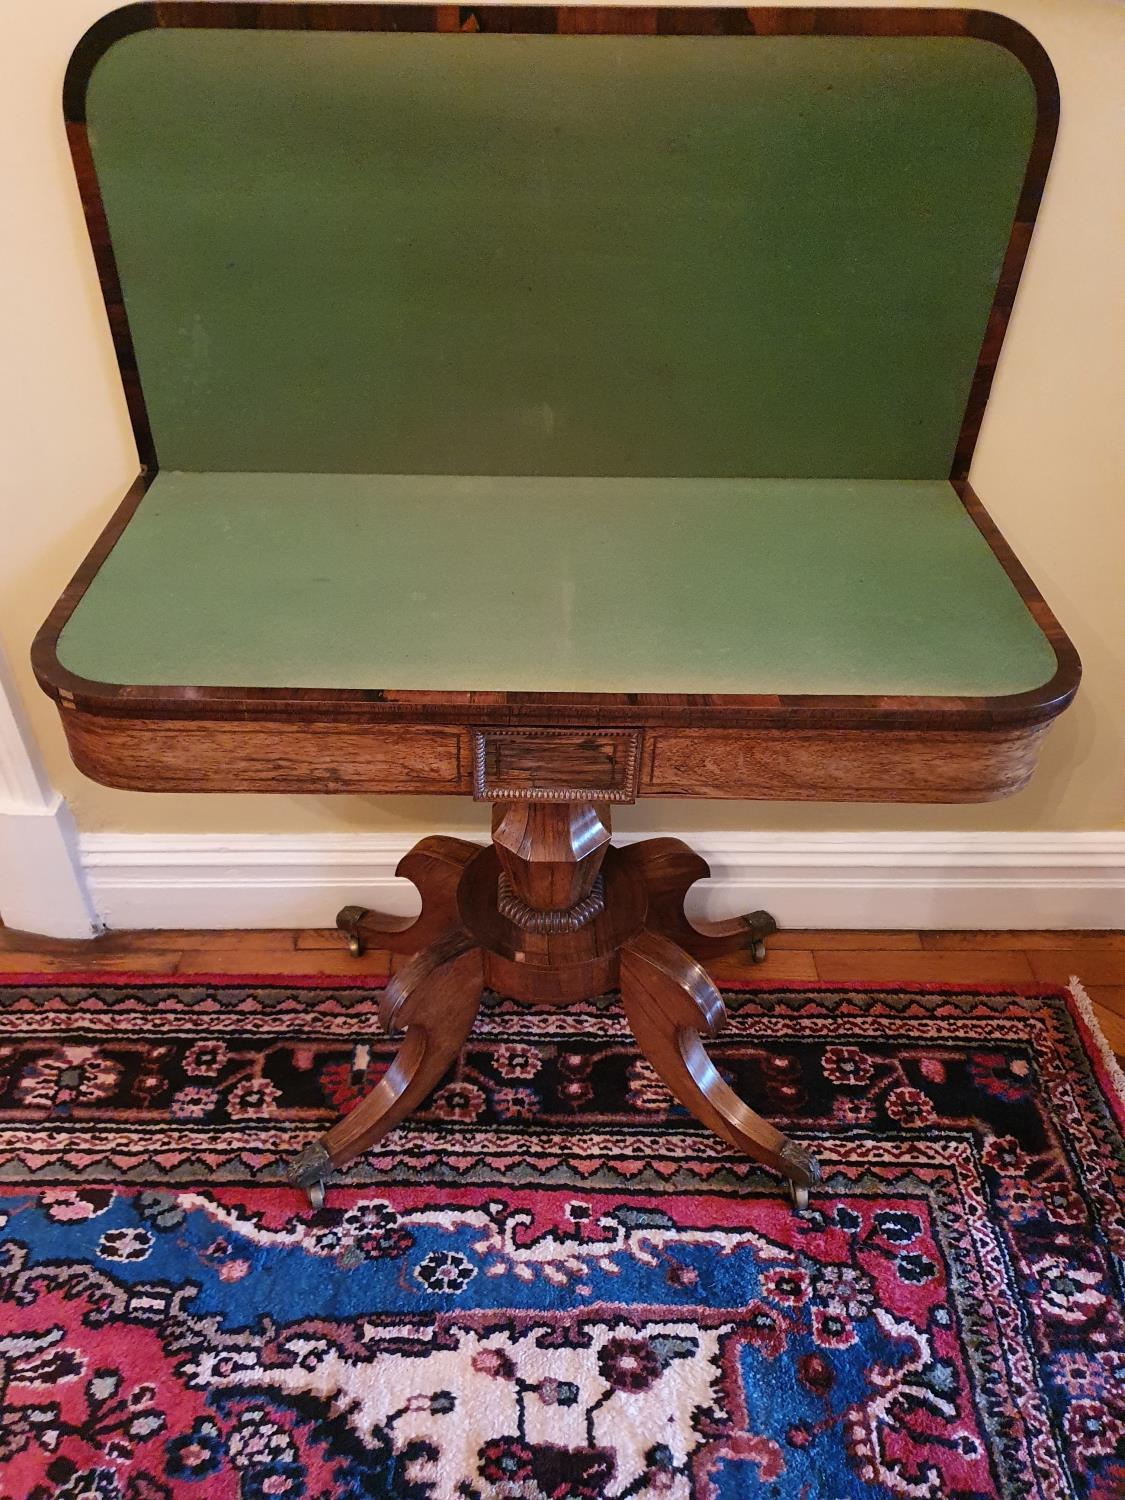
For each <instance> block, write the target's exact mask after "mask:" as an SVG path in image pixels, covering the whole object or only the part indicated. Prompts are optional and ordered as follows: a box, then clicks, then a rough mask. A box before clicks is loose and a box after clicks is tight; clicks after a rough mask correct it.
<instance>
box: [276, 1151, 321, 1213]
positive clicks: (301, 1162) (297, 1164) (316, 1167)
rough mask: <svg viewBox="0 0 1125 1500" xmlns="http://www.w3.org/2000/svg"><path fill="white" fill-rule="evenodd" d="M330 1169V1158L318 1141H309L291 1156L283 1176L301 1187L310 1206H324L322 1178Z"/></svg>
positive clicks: (296, 1186) (295, 1185)
mask: <svg viewBox="0 0 1125 1500" xmlns="http://www.w3.org/2000/svg"><path fill="white" fill-rule="evenodd" d="M331 1170H332V1158H331V1157H330V1156H329V1155H328V1152H327V1151H326V1150H325V1148H324V1146H323V1145H322V1144H321V1142H320V1141H310V1142H309V1144H308V1145H307V1146H304V1147H303V1148H302V1149H301V1151H299V1152H298V1154H297V1155H296V1156H295V1157H294V1158H293V1160H292V1161H291V1162H290V1164H289V1166H288V1168H287V1169H286V1172H285V1176H286V1178H287V1179H288V1181H289V1182H291V1183H292V1184H293V1186H294V1187H295V1188H302V1189H303V1190H304V1193H305V1196H306V1197H307V1198H308V1200H309V1205H310V1206H311V1207H312V1208H323V1207H324V1179H325V1178H326V1177H327V1176H328V1174H329V1172H331Z"/></svg>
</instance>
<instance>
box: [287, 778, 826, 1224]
mask: <svg viewBox="0 0 1125 1500" xmlns="http://www.w3.org/2000/svg"><path fill="white" fill-rule="evenodd" d="M493 840H494V841H493V843H492V844H491V845H489V846H481V845H479V844H472V843H467V842H466V841H464V840H462V839H455V838H444V837H436V838H427V839H423V840H422V841H421V842H420V843H419V844H417V845H416V846H415V847H414V848H413V849H412V850H411V851H410V853H409V854H407V855H406V856H405V858H404V859H403V860H402V861H401V863H400V864H399V867H398V873H399V874H400V875H403V876H406V877H407V878H409V879H410V880H412V881H413V882H414V883H415V885H416V886H417V887H418V889H419V891H420V893H421V896H422V911H421V913H420V915H419V916H418V917H417V919H416V920H414V921H406V922H403V921H398V920H392V919H386V918H381V917H379V916H378V915H377V914H376V913H374V912H371V911H368V910H366V909H365V908H362V907H356V906H347V907H345V908H344V909H343V911H341V912H340V914H339V916H338V918H337V925H338V926H339V927H340V929H341V931H342V932H343V933H344V934H345V935H346V937H347V939H348V943H349V946H350V948H351V951H352V952H353V953H362V952H363V951H364V949H365V948H367V947H372V948H379V949H383V950H389V951H390V952H393V953H401V954H409V955H411V956H410V958H409V961H408V962H407V963H406V964H404V965H403V966H402V967H401V968H400V969H399V970H398V972H397V973H396V974H395V975H394V977H393V978H392V979H391V981H390V983H389V984H388V986H387V989H386V991H385V993H384V996H383V1001H382V1005H381V1007H380V1021H381V1023H382V1025H383V1027H384V1029H385V1030H387V1031H388V1032H391V1033H394V1032H398V1031H402V1032H403V1040H402V1044H401V1046H400V1047H399V1050H398V1052H397V1053H396V1055H395V1057H394V1060H393V1061H392V1063H391V1065H390V1067H389V1068H388V1069H387V1071H386V1073H385V1074H384V1075H383V1077H382V1078H381V1079H380V1081H379V1083H378V1085H377V1086H376V1087H375V1088H374V1089H373V1090H372V1091H371V1093H369V1094H368V1095H367V1097H366V1098H365V1099H363V1100H362V1101H361V1102H360V1103H359V1105H358V1106H357V1107H356V1108H355V1109H354V1110H352V1111H351V1113H350V1114H348V1115H346V1116H344V1118H343V1119H341V1120H339V1121H338V1122H337V1123H336V1124H335V1125H334V1126H332V1128H331V1129H330V1130H329V1131H328V1132H327V1133H326V1134H325V1136H324V1137H323V1138H322V1139H321V1140H320V1141H318V1142H315V1143H311V1144H310V1145H309V1146H307V1147H306V1148H305V1150H304V1151H303V1152H302V1153H301V1154H300V1156H299V1157H298V1158H297V1159H296V1161H295V1162H294V1164H293V1166H292V1168H291V1170H290V1174H289V1176H290V1181H292V1182H293V1184H294V1185H295V1186H297V1187H301V1188H303V1189H304V1190H305V1191H306V1192H307V1193H308V1194H309V1196H310V1199H311V1201H313V1202H314V1203H320V1202H323V1184H324V1182H325V1180H326V1179H327V1177H328V1176H329V1174H330V1173H331V1172H332V1170H333V1169H335V1168H338V1167H342V1166H343V1165H344V1164H345V1163H346V1162H348V1161H350V1160H351V1159H352V1158H353V1157H354V1156H357V1155H358V1154H359V1153H360V1152H362V1151H365V1150H366V1149H367V1148H368V1147H369V1146H370V1145H372V1144H373V1143H374V1142H375V1141H377V1140H379V1138H380V1137H381V1136H383V1135H385V1134H386V1133H387V1131H389V1130H391V1129H392V1128H393V1127H394V1126H395V1125H397V1124H398V1123H399V1122H400V1121H401V1120H402V1119H404V1118H405V1117H406V1116H407V1115H408V1114H410V1113H411V1111H412V1110H414V1109H415V1108H417V1107H418V1106H419V1105H420V1104H421V1103H422V1102H423V1101H424V1100H425V1098H426V1097H427V1096H428V1095H429V1094H430V1093H431V1092H432V1090H433V1089H434V1088H435V1087H436V1085H437V1084H438V1083H439V1082H440V1081H441V1079H442V1078H443V1077H444V1076H445V1074H446V1073H447V1072H448V1070H449V1068H450V1067H451V1066H452V1065H453V1063H454V1062H455V1061H456V1059H457V1056H458V1054H459V1053H460V1051H461V1048H462V1047H463V1046H464V1044H465V1041H466V1039H467V1037H468V1035H469V1032H470V1031H471V1029H472V1025H473V1021H474V1018H475V1016H476V1013H477V1009H478V1007H479V1005H480V999H481V995H482V993H483V991H484V990H485V988H486V987H487V988H489V989H492V990H495V991H496V992H497V993H499V994H501V995H508V996H512V997H513V998H515V999H520V1000H528V1001H532V1002H536V1003H540V1004H547V1005H565V1004H567V1003H569V1002H572V1001H577V1000H586V999H590V998H592V997H593V996H595V995H600V994H603V993H604V992H606V991H607V990H614V989H620V992H621V1004H622V1007H623V1009H624V1011H625V1015H626V1017H627V1018H628V1021H629V1025H630V1027H631V1029H632V1031H633V1035H634V1036H635V1038H636V1041H637V1045H638V1046H639V1047H640V1049H641V1051H642V1052H643V1053H644V1055H645V1056H646V1057H647V1059H648V1060H649V1062H650V1063H651V1064H652V1066H653V1067H654V1068H655V1070H656V1072H657V1073H658V1074H659V1075H660V1077H661V1078H662V1079H663V1080H664V1082H665V1083H666V1084H667V1086H668V1088H669V1089H670V1090H671V1092H672V1094H673V1095H674V1096H675V1097H676V1098H677V1099H678V1100H679V1102H680V1103H681V1104H682V1105H683V1106H684V1108H685V1109H687V1110H689V1111H690V1112H691V1113H692V1114H693V1115H695V1117H696V1118H697V1119H699V1120H701V1121H702V1122H703V1123H704V1124H705V1125H708V1126H709V1127H710V1128H711V1129H712V1130H713V1131H714V1132H715V1133H716V1134H717V1135H718V1136H720V1137H721V1138H722V1139H723V1140H724V1141H726V1142H728V1144H730V1145H731V1146H733V1147H734V1148H735V1149H736V1150H738V1151H742V1152H745V1153H746V1154H747V1155H748V1156H751V1157H753V1158H754V1160H755V1161H759V1162H761V1163H762V1164H763V1165H764V1166H766V1167H769V1168H770V1169H771V1170H773V1171H775V1172H777V1173H778V1174H779V1175H780V1176H781V1177H783V1178H785V1179H786V1180H787V1182H788V1184H789V1187H790V1192H791V1196H792V1197H793V1200H794V1203H795V1204H796V1205H797V1207H798V1208H804V1207H805V1206H806V1205H807V1203H808V1192H809V1188H810V1187H812V1186H814V1185H815V1183H816V1182H817V1180H818V1179H819V1176H820V1169H819V1167H818V1165H817V1162H816V1159H815V1158H814V1157H813V1156H811V1155H810V1154H809V1153H808V1152H807V1151H805V1150H804V1149H803V1148H802V1147H800V1146H798V1145H797V1144H796V1143H795V1142H794V1141H791V1140H789V1139H788V1138H787V1137H786V1136H784V1135H782V1133H781V1132H780V1131H779V1130H776V1129H775V1128H774V1126H772V1125H771V1124H770V1123H769V1122H768V1121H767V1120H764V1119H762V1117H761V1116H760V1115H758V1114H755V1112H754V1111H753V1110H752V1109H751V1108H750V1107H749V1105H747V1104H746V1103H744V1101H743V1100H742V1099H740V1098H739V1097H738V1095H737V1094H735V1093H734V1092H733V1090H731V1089H730V1088H729V1087H728V1085H727V1084H726V1083H725V1082H724V1081H723V1079H722V1078H721V1077H720V1076H719V1073H718V1071H717V1070H716V1068H715V1066H714V1064H713V1062H712V1061H711V1059H710V1057H708V1055H707V1052H706V1049H705V1047H704V1039H705V1038H707V1037H712V1036H714V1035H715V1033H716V1032H717V1031H718V1029H719V1028H720V1026H721V1025H722V1024H723V1022H724V1020H725V1019H726V1009H725V1007H724V1005H723V999H722V996H721V994H720V993H719V991H718V989H717V988H716V986H715V984H714V983H713V981H712V980H711V979H710V978H709V976H708V974H707V973H706V970H705V969H704V968H703V964H704V963H706V962H707V961H708V960H711V959H715V958H719V957H722V956H724V955H726V954H731V953H738V952H745V953H748V954H749V955H750V956H751V957H752V958H754V959H755V960H760V958H761V957H763V956H764V951H765V941H766V939H767V938H768V937H769V935H770V934H771V933H773V932H775V931H776V930H777V924H776V923H775V922H774V920H773V918H772V917H771V916H770V915H769V913H768V912H764V911H757V912H753V913H751V914H750V915H749V916H746V917H738V918H734V919H732V920H730V921H727V922H720V923H712V924H708V925H706V926H700V927H696V926H694V925H693V924H692V923H690V922H689V921H688V919H687V916H686V914H685V910H684V899H685V897H686V895H687V892H688V890H689V888H690V887H691V886H692V885H693V884H694V883H695V882H696V881H697V880H700V879H703V878H705V877H706V876H707V875H709V873H710V871H709V870H708V867H707V864H706V862H705V861H704V860H702V859H701V858H700V857H699V855H697V854H695V853H694V852H693V851H692V850H691V849H689V848H688V847H687V845H686V844H683V843H681V842H680V841H679V840H678V839H673V838H658V839H649V840H647V841H646V842H644V843H640V844H632V845H629V846H628V847H626V848H623V849H618V848H614V847H613V846H612V845H611V844H610V842H609V820H608V815H607V814H606V812H605V810H604V809H599V808H595V807H593V806H592V805H589V804H578V803H571V804H556V805H549V806H547V805H544V806H538V807H537V806H531V807H528V806H526V805H524V806H520V807H518V808H512V807H510V806H508V805H500V806H498V807H497V809H496V816H495V817H494V826H493Z"/></svg>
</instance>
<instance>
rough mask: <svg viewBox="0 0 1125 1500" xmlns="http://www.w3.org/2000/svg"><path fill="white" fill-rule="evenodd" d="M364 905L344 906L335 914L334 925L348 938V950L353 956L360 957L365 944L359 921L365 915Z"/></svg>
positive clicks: (365, 950) (364, 950)
mask: <svg viewBox="0 0 1125 1500" xmlns="http://www.w3.org/2000/svg"><path fill="white" fill-rule="evenodd" d="M367 914H368V913H367V908H366V906H344V907H341V909H340V911H339V912H338V913H337V915H336V926H337V927H338V928H339V929H340V931H341V932H342V933H343V934H344V936H345V937H346V938H347V940H348V952H349V953H350V954H351V956H352V957H353V958H362V957H363V955H364V954H365V953H366V952H367V944H366V943H365V942H364V941H363V937H362V934H361V933H360V923H361V922H362V921H363V919H364V917H366V916H367Z"/></svg>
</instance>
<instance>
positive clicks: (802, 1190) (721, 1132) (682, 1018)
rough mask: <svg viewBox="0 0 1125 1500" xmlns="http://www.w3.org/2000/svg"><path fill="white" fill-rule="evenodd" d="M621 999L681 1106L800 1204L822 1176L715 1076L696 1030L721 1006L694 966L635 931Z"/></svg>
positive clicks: (658, 939) (714, 1019)
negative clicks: (784, 1182) (778, 1178)
mask: <svg viewBox="0 0 1125 1500" xmlns="http://www.w3.org/2000/svg"><path fill="white" fill-rule="evenodd" d="M681 847H682V846H681ZM621 1003H622V1005H623V1006H624V1009H625V1014H626V1016H627V1017H628V1020H629V1025H630V1027H631V1028H632V1031H633V1035H634V1036H635V1037H636V1039H637V1045H638V1046H639V1047H640V1049H641V1051H642V1052H643V1053H644V1055H645V1056H646V1057H647V1058H648V1060H649V1062H650V1063H651V1064H652V1066H653V1067H654V1068H655V1069H656V1071H657V1073H658V1074H659V1075H660V1077H661V1078H662V1079H663V1080H664V1082H665V1083H666V1084H667V1085H668V1087H669V1088H670V1089H671V1091H672V1093H673V1094H674V1095H675V1096H676V1098H677V1099H678V1100H679V1101H680V1103H681V1104H682V1105H683V1106H684V1108H685V1109H687V1110H690V1111H691V1113H692V1114H693V1115H694V1116H695V1117H696V1119H697V1120H700V1121H702V1123H703V1124H704V1125H708V1126H710V1128H711V1129H712V1130H713V1131H714V1132H715V1134H716V1135H718V1136H721V1137H722V1139H723V1140H724V1141H727V1142H728V1143H729V1144H730V1145H732V1146H733V1147H734V1148H735V1149H736V1150H738V1151H745V1152H746V1154H747V1155H748V1156H752V1157H754V1159H755V1160H756V1161H760V1162H762V1163H763V1164H764V1165H765V1166H767V1167H771V1168H772V1169H773V1170H774V1171H775V1172H780V1173H781V1175H782V1176H783V1177H787V1178H788V1179H789V1183H790V1191H791V1193H792V1195H793V1200H794V1202H795V1203H796V1205H797V1207H798V1208H805V1207H806V1206H807V1205H808V1197H809V1188H810V1186H811V1185H812V1184H813V1183H814V1182H816V1181H817V1180H818V1179H819V1177H820V1168H819V1166H818V1164H817V1161H816V1158H815V1157H813V1156H810V1155H809V1153H808V1152H807V1151H804V1150H803V1149H802V1148H801V1147H800V1146H798V1145H797V1144H796V1142H795V1141H791V1140H789V1139H788V1137H787V1136H784V1135H782V1133H781V1132H780V1131H779V1130H777V1129H775V1128H774V1126H772V1125H771V1124H770V1123H769V1121H768V1120H763V1119H762V1117H761V1116H760V1115H756V1114H755V1113H754V1111H753V1110H752V1109H750V1107H749V1106H748V1105H746V1104H744V1103H743V1102H742V1100H741V1099H740V1098H739V1097H738V1095H737V1094H736V1093H735V1092H734V1091H733V1089H731V1088H730V1087H729V1086H728V1085H727V1084H726V1083H724V1081H723V1080H722V1078H720V1076H719V1074H718V1071H717V1070H716V1068H715V1065H714V1063H713V1062H712V1061H711V1059H710V1058H709V1057H708V1055H707V1053H706V1051H705V1049H704V1047H703V1043H702V1041H701V1040H700V1033H701V1032H702V1033H703V1035H704V1036H714V1034H715V1033H716V1032H717V1031H718V1029H719V1027H720V1026H721V1025H722V1023H723V1021H724V1020H725V1019H726V1008H725V1006H724V1005H723V998H722V996H721V995H720V994H719V992H718V990H717V989H716V988H715V986H714V984H713V983H712V982H711V980H710V979H709V978H708V977H707V975H706V974H705V973H704V971H703V969H702V968H700V966H699V964H698V963H696V961H695V960H694V959H693V958H691V957H690V956H689V955H688V954H686V953H684V952H683V950H682V949H680V948H678V947H677V946H676V944H675V943H673V942H670V941H669V939H668V938H666V937H662V936H660V935H659V934H657V933H654V932H649V931H645V932H641V933H639V934H638V935H637V936H636V937H635V938H633V939H632V940H631V941H630V942H628V943H626V944H625V946H624V948H623V949H622V951H621Z"/></svg>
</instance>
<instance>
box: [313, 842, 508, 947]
mask: <svg viewBox="0 0 1125 1500" xmlns="http://www.w3.org/2000/svg"><path fill="white" fill-rule="evenodd" d="M480 847H481V846H480V845H479V844H470V843H467V842H466V841H465V840H464V839H454V838H446V837H444V836H442V835H437V836H435V837H433V838H426V839H422V840H421V841H420V842H419V843H417V844H415V845H414V848H413V849H411V851H410V853H409V854H404V855H403V857H402V859H400V860H399V862H398V868H397V869H396V870H395V874H396V875H402V876H404V877H405V878H406V879H407V880H412V881H413V882H414V884H415V885H416V886H417V887H418V890H419V892H420V893H421V896H422V910H421V913H420V914H419V915H418V916H417V917H381V916H379V914H378V913H377V912H373V911H368V909H367V907H365V906H345V907H344V908H343V910H342V911H341V912H339V914H338V915H337V917H336V926H337V927H338V928H339V929H340V931H341V932H343V933H344V934H345V935H346V937H347V939H348V948H349V950H350V952H351V954H352V956H353V957H354V958H359V956H360V955H361V954H362V953H363V952H364V951H365V950H366V949H367V948H377V949H380V948H381V949H384V950H386V951H387V952H388V953H417V952H418V951H419V949H421V948H425V947H426V946H427V944H429V943H433V942H436V941H437V939H438V938H439V937H441V936H442V934H443V933H446V932H449V931H451V930H452V929H453V928H454V927H456V926H457V887H458V885H459V884H460V881H461V876H462V875H463V874H464V872H465V867H466V866H467V865H468V864H469V862H470V860H471V859H472V858H473V857H474V855H477V854H479V853H480Z"/></svg>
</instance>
